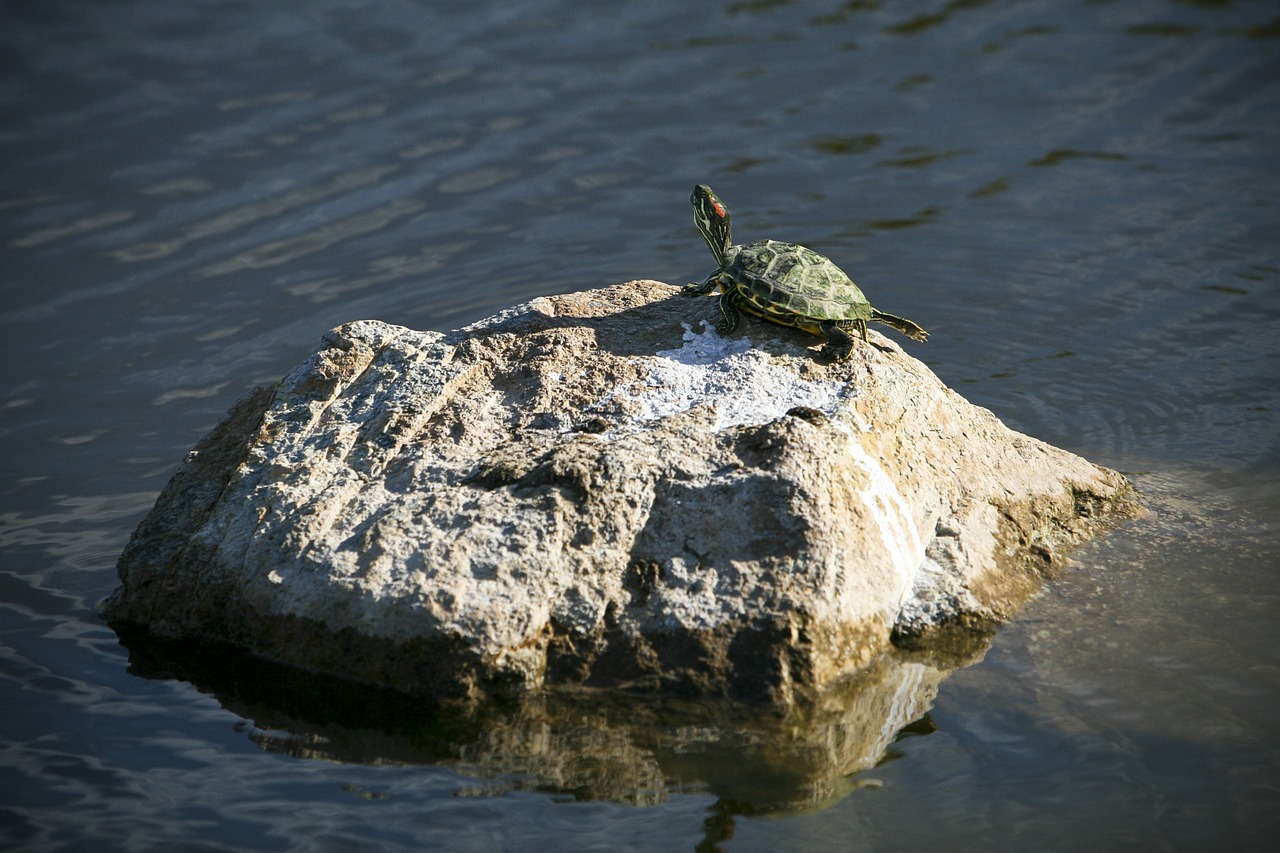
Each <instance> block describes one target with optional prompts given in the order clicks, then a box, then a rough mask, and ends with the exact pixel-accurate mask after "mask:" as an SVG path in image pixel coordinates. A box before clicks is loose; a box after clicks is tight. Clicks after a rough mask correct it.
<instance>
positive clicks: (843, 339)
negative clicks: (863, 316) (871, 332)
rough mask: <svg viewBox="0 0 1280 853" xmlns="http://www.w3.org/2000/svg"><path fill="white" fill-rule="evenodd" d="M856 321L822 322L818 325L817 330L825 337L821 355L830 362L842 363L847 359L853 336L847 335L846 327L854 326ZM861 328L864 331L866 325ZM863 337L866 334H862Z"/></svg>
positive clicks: (851, 349)
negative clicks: (825, 342) (825, 340)
mask: <svg viewBox="0 0 1280 853" xmlns="http://www.w3.org/2000/svg"><path fill="white" fill-rule="evenodd" d="M855 325H856V321H854V322H851V321H844V322H840V321H837V320H823V321H822V322H821V323H819V324H818V328H820V329H821V330H822V333H823V334H824V335H826V336H827V344H826V346H824V347H823V348H822V354H823V355H824V356H826V357H827V358H829V359H831V360H832V361H844V360H845V359H846V358H848V357H849V353H851V352H853V336H852V335H850V334H849V330H848V329H847V328H845V327H846V326H850V327H852V326H855ZM862 328H863V329H864V330H865V329H866V323H865V322H864V323H863V324H862ZM863 335H864V337H865V335H866V332H865V331H864V332H863Z"/></svg>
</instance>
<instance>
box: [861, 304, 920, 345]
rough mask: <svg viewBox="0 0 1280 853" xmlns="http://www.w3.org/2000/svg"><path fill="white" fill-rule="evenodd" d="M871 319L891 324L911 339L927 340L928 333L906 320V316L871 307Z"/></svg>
mask: <svg viewBox="0 0 1280 853" xmlns="http://www.w3.org/2000/svg"><path fill="white" fill-rule="evenodd" d="M871 319H872V320H875V321H876V322H877V323H884V324H885V325H886V326H892V327H893V328H895V329H897V330H898V331H899V332H902V334H904V335H906V336H907V337H908V338H911V340H913V341H927V340H929V333H928V332H926V331H925V330H924V329H922V328H920V327H919V326H917V325H916V324H915V323H913V322H911V321H910V320H908V319H907V318H906V317H899V316H897V315H896V314H886V313H884V312H883V311H877V310H876V309H874V308H872V309H871Z"/></svg>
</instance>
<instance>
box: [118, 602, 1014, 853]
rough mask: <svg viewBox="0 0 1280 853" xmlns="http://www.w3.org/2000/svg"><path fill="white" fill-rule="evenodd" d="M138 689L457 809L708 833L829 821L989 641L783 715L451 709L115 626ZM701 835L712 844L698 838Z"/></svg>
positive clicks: (959, 647) (637, 699) (889, 671)
mask: <svg viewBox="0 0 1280 853" xmlns="http://www.w3.org/2000/svg"><path fill="white" fill-rule="evenodd" d="M113 627H115V628H116V630H117V632H118V634H119V636H120V639H121V642H122V644H123V645H124V646H125V648H126V649H127V650H128V652H129V669H130V672H131V673H132V674H134V675H136V676H140V677H143V678H151V679H163V680H172V679H177V680H183V681H188V682H190V683H191V684H193V685H194V686H195V687H196V688H197V689H198V690H200V691H201V692H204V693H206V694H209V695H211V696H213V697H214V698H215V699H216V700H217V701H218V702H219V703H220V704H221V705H222V706H223V707H224V708H225V709H226V710H228V711H230V712H231V713H234V714H236V715H238V716H240V717H242V718H244V719H245V720H248V721H251V722H252V724H253V726H252V728H250V729H248V732H249V737H250V739H252V740H253V741H254V742H255V743H256V744H257V745H258V746H259V747H261V748H262V749H263V750H266V751H268V752H275V753H280V754H285V755H291V756H294V757H297V758H306V759H323V760H329V761H337V762H342V763H348V764H367V765H388V764H391V765H415V764H417V765H444V766H448V767H452V768H454V769H456V770H458V771H460V772H463V773H466V774H468V775H472V776H475V777H477V778H478V779H480V780H483V781H482V782H481V783H480V784H479V785H478V786H476V787H475V788H472V789H468V790H463V791H459V792H457V793H458V794H460V795H471V796H492V795H497V794H502V793H505V792H508V791H515V790H532V791H541V792H547V793H552V794H558V795H563V796H568V797H571V798H572V799H573V800H605V801H613V802H619V803H627V804H631V805H637V806H650V805H656V804H658V803H661V802H664V801H666V800H667V799H669V798H670V797H671V796H672V795H678V794H703V795H706V794H709V795H711V796H714V797H716V798H717V801H716V803H715V805H714V806H713V807H712V809H711V811H712V813H713V814H712V817H711V818H709V819H708V822H707V829H708V832H709V833H710V834H715V833H716V832H720V831H722V830H724V828H725V827H726V826H728V825H731V824H732V820H733V817H734V816H735V815H753V816H761V815H768V816H783V815H788V814H796V813H802V812H810V811H816V810H821V809H824V808H827V807H829V806H831V805H833V804H835V803H836V802H839V801H840V800H841V799H843V798H844V797H845V796H847V795H848V794H849V793H851V792H852V791H854V790H856V789H858V788H860V787H871V786H873V785H874V783H873V782H864V781H862V780H859V779H858V774H859V773H861V772H862V771H865V770H869V769H871V768H874V767H876V766H877V765H878V764H880V763H882V762H884V761H886V760H891V759H892V758H893V753H892V747H893V744H894V743H895V742H897V741H898V740H899V739H901V738H902V737H906V736H910V735H919V734H927V733H929V732H931V731H933V724H932V722H931V721H930V720H929V717H928V711H929V709H930V707H932V704H933V701H934V699H935V697H936V696H937V692H938V687H939V685H940V684H941V682H942V681H943V680H944V679H946V677H947V676H948V675H949V674H950V673H951V672H952V671H953V670H954V669H957V668H960V667H963V666H968V665H970V664H973V663H976V662H978V661H979V660H981V658H982V656H983V655H984V654H985V653H986V651H987V648H988V646H989V644H990V641H991V637H990V636H989V635H975V634H973V633H968V632H966V633H962V634H957V635H956V636H953V637H944V638H942V639H941V641H940V642H939V643H937V644H934V645H932V646H931V647H930V649H929V650H917V651H910V652H908V651H905V650H896V649H895V650H892V651H890V652H889V653H887V654H885V655H883V656H881V657H880V658H879V659H878V660H876V661H875V662H873V663H872V664H871V665H869V666H868V667H866V668H865V669H863V670H861V671H859V672H858V673H856V674H855V675H852V676H850V677H848V678H846V679H844V680H842V681H840V682H839V683H837V684H834V685H832V686H830V687H828V688H827V689H825V690H824V691H822V692H821V693H820V694H818V695H816V696H813V697H809V698H807V699H805V700H803V701H801V702H798V703H797V704H796V705H795V706H793V707H791V708H787V709H779V708H775V707H772V706H761V705H749V704H743V703H740V702H736V701H732V700H726V699H716V698H695V697H683V696H652V695H636V694H622V693H617V692H608V691H594V690H582V689H574V690H562V691H559V690H558V691H542V692H539V693H535V694H530V695H526V696H524V697H520V698H515V699H508V700H501V701H492V702H489V703H487V704H484V705H452V704H441V703H436V702H433V701H432V700H429V699H426V698H423V697H418V696H413V695H409V694H405V693H400V692H397V691H394V690H390V689H387V688H380V687H371V686H367V685H360V684H353V683H351V682H347V681H344V680H341V679H337V678H334V677H332V676H325V675H316V674H312V673H308V672H305V671H302V670H299V669H295V668H292V667H287V666H283V665H280V664H276V663H271V662H267V661H263V660H260V659H257V658H254V657H252V656H251V655H249V654H247V653H245V652H242V651H239V650H234V649H228V648H226V647H214V646H209V645H196V644H192V643H189V642H176V641H173V640H166V639H161V638H157V637H155V636H154V635H151V634H149V633H146V632H142V631H139V630H137V629H130V628H127V627H125V626H120V625H116V626H113ZM708 837H709V838H710V837H711V836H710V835H709V836H708Z"/></svg>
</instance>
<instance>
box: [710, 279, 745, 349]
mask: <svg viewBox="0 0 1280 853" xmlns="http://www.w3.org/2000/svg"><path fill="white" fill-rule="evenodd" d="M741 298H742V297H741V296H739V295H738V291H737V290H735V289H733V288H730V289H728V290H726V291H725V292H724V293H722V294H720V298H719V299H718V300H716V304H717V305H719V306H720V322H719V323H716V333H717V334H719V335H720V337H722V338H724V337H728V336H729V335H732V334H733V332H734V330H735V329H737V328H738V321H739V320H741V319H742V315H741V314H739V313H738V300H740V299H741Z"/></svg>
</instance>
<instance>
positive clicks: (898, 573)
mask: <svg viewBox="0 0 1280 853" xmlns="http://www.w3.org/2000/svg"><path fill="white" fill-rule="evenodd" d="M676 294H677V291H676V290H675V289H674V288H672V287H670V286H669V285H665V284H661V283H658V282H649V281H638V282H631V283H629V284H624V285H618V286H615V287H610V288H606V289H603V290H597V291H588V292H584V293H573V294H566V295H563V296H555V297H547V298H540V299H536V300H534V301H532V302H530V303H528V304H526V305H521V306H518V307H516V308H513V309H511V310H508V311H505V312H503V313H501V314H498V315H496V316H494V317H492V318H490V319H488V320H484V321H482V322H480V323H477V324H475V325H473V326H470V327H467V328H465V329H462V330H460V331H457V332H454V333H451V334H447V335H446V334H440V333H437V332H418V331H412V330H409V329H406V328H402V327H398V326H392V325H388V324H386V323H381V322H372V321H362V322H355V323H349V324H347V325H345V326H341V327H339V328H338V329H335V330H333V331H332V332H330V333H329V334H328V335H327V336H326V337H325V339H324V343H323V345H322V346H321V347H320V348H319V349H318V350H317V351H316V352H315V353H314V354H313V355H312V356H311V357H310V358H308V359H307V360H306V361H305V362H303V363H302V364H301V365H299V366H298V367H297V368H296V369H295V370H294V371H293V372H291V373H290V374H289V375H288V376H287V377H286V378H285V379H284V380H283V381H282V382H281V383H280V384H279V385H278V386H277V387H276V388H274V389H259V390H257V391H255V392H253V393H251V394H249V395H248V396H246V397H245V398H244V399H242V400H241V401H240V402H239V403H238V404H237V405H236V406H235V407H234V409H233V410H232V411H231V413H230V414H229V415H228V416H227V418H226V419H225V420H224V421H223V422H222V423H221V424H219V425H218V426H217V427H216V428H215V429H214V430H213V431H212V432H211V433H210V434H209V435H208V436H206V437H205V438H204V439H203V440H202V441H201V442H200V443H199V444H198V445H197V447H196V449H195V450H194V451H193V452H192V453H191V455H190V457H189V459H188V461H187V463H186V464H185V465H184V466H183V467H182V469H181V470H180V471H179V472H178V473H177V474H176V475H175V477H174V478H173V480H172V481H171V482H170V484H169V485H168V486H167V487H166V489H165V490H164V492H163V493H162V494H161V496H160V499H159V500H158V502H157V504H156V506H155V508H154V509H153V510H152V512H151V514H150V515H149V516H148V517H147V518H146V519H145V520H144V521H143V523H142V524H141V525H140V527H139V528H138V530H137V532H136V533H135V534H134V537H133V539H132V540H131V541H130V543H129V545H128V547H127V548H126V550H125V552H124V554H123V556H122V557H121V561H120V566H119V571H120V578H121V581H122V586H121V587H120V588H119V589H118V590H117V591H116V592H115V593H113V595H112V596H111V597H110V598H109V599H108V600H107V602H106V603H105V604H104V609H105V611H106V613H107V615H108V617H109V618H110V619H112V620H116V621H119V622H125V623H135V624H140V625H143V626H145V627H146V628H148V629H149V630H150V631H151V632H153V633H155V634H158V635H162V636H170V637H189V638H195V639H201V640H212V641H216V642H229V643H232V644H235V645H238V646H241V647H244V648H247V649H250V650H252V651H253V652H254V653H256V654H258V655H260V656H262V657H265V658H268V659H272V660H277V661H281V662H285V663H290V664H294V665H297V666H301V667H305V668H308V669H312V670H316V671H322V672H330V673H336V674H340V675H344V676H347V677H350V678H354V679H357V680H361V681H366V682H374V683H379V684H386V685H391V686H394V687H397V688H400V689H403V690H408V691H415V692H416V691H424V692H427V693H431V694H434V695H437V696H477V695H482V694H485V693H489V692H492V691H495V690H498V691H504V690H510V689H524V688H530V687H535V686H538V685H541V684H543V683H554V684H587V685H604V686H622V687H630V688H641V689H665V690H678V691H682V692H697V693H710V694H730V695H737V696H749V697H769V698H772V699H773V700H774V701H778V702H783V703H785V702H788V701H789V700H791V699H792V698H793V697H794V696H795V694H796V691H797V690H799V691H808V690H811V689H813V688H820V687H822V686H823V685H826V684H827V683H829V682H831V681H833V680H834V679H836V678H838V677H839V676H841V675H843V674H845V673H849V672H851V671H853V670H855V669H857V668H859V667H861V666H863V665H865V664H867V663H868V662H869V661H870V660H871V659H872V657H873V656H875V655H876V653H877V652H879V651H881V650H883V649H884V648H885V647H886V645H887V644H888V643H889V642H890V639H891V637H892V636H894V635H895V634H896V635H897V637H899V638H902V639H918V638H920V637H922V636H926V635H927V634H928V633H929V631H930V629H931V628H932V627H934V626H938V625H942V624H951V625H954V624H957V623H959V624H966V625H968V624H986V623H989V622H991V621H993V620H1000V619H1003V618H1006V617H1008V616H1009V615H1010V614H1011V613H1012V611H1013V609H1014V608H1015V607H1016V606H1017V604H1018V603H1020V602H1021V601H1022V600H1023V599H1024V598H1025V597H1026V596H1027V595H1028V594H1029V593H1030V592H1032V591H1033V590H1034V589H1035V588H1036V584H1037V582H1038V579H1039V578H1040V577H1041V576H1042V575H1043V574H1044V573H1045V571H1046V570H1047V569H1051V568H1052V567H1053V566H1054V565H1055V564H1058V563H1060V562H1061V561H1062V559H1063V558H1062V553H1063V549H1064V548H1065V547H1066V546H1069V545H1070V544H1072V543H1075V542H1078V541H1080V540H1081V539H1082V538H1083V537H1085V536H1086V535H1088V534H1089V533H1091V532H1092V531H1094V530H1095V529H1097V527H1098V526H1099V525H1100V524H1103V523H1105V522H1106V521H1108V520H1109V519H1112V518H1114V517H1116V516H1119V515H1123V514H1125V513H1128V512H1130V511H1131V509H1132V507H1133V499H1132V490H1131V488H1130V487H1129V485H1128V483H1127V482H1126V481H1125V479H1124V478H1123V477H1122V476H1120V475H1119V474H1117V473H1116V472H1114V471H1110V470H1107V469H1105V468H1100V467H1098V466H1095V465H1093V464H1091V463H1089V462H1087V461H1085V460H1083V459H1081V458H1079V457H1077V456H1074V455H1072V454H1070V453H1067V452H1065V451H1062V450H1058V449H1056V448H1053V447H1051V446H1049V445H1046V444H1044V443H1043V442H1040V441H1037V440H1035V439H1033V438H1029V437H1027V436H1024V435H1020V434H1018V433H1015V432H1013V431H1011V430H1009V429H1007V428H1006V427H1005V426H1004V425H1003V424H1001V423H1000V422H999V421H998V420H997V419H996V418H995V417H994V416H993V415H992V414H991V413H990V412H988V411H987V410H985V409H981V408H978V407H975V406H973V405H971V404H969V403H967V402H966V401H965V400H964V399H963V398H961V397H960V396H959V395H958V394H956V393H954V392H953V391H951V390H950V389H948V388H946V387H945V386H944V385H943V384H942V383H941V382H940V381H939V380H938V379H937V378H936V377H935V376H934V375H933V374H932V373H931V372H930V371H929V370H928V368H926V367H925V366H924V365H923V364H921V363H920V362H919V361H916V360H915V359H914V358H911V357H910V356H908V355H906V354H904V353H903V352H902V350H901V349H900V348H899V347H898V345H897V344H896V343H894V342H892V341H890V340H888V339H886V338H884V337H882V336H880V335H878V334H872V337H871V342H872V344H873V345H870V346H868V345H863V344H859V345H858V346H855V347H854V350H853V355H852V356H851V358H849V359H848V360H847V361H845V362H843V363H839V364H834V365H830V364H823V363H820V362H818V361H816V360H815V357H814V356H815V352H816V350H813V349H811V347H815V346H816V345H818V344H819V343H820V341H819V340H818V339H817V338H814V337H810V336H806V335H804V334H803V333H801V332H796V331H792V330H788V329H783V328H781V327H778V326H774V325H772V324H767V323H763V322H757V321H751V322H746V323H744V324H743V326H742V327H741V329H740V331H739V333H738V334H737V335H736V336H734V337H731V338H729V339H722V338H720V337H718V336H717V335H716V334H715V332H714V331H711V330H709V328H708V323H707V321H708V320H709V319H711V318H712V316H713V315H714V313H715V309H714V305H713V303H712V302H711V301H709V300H704V299H687V298H684V297H681V296H678V295H676Z"/></svg>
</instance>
